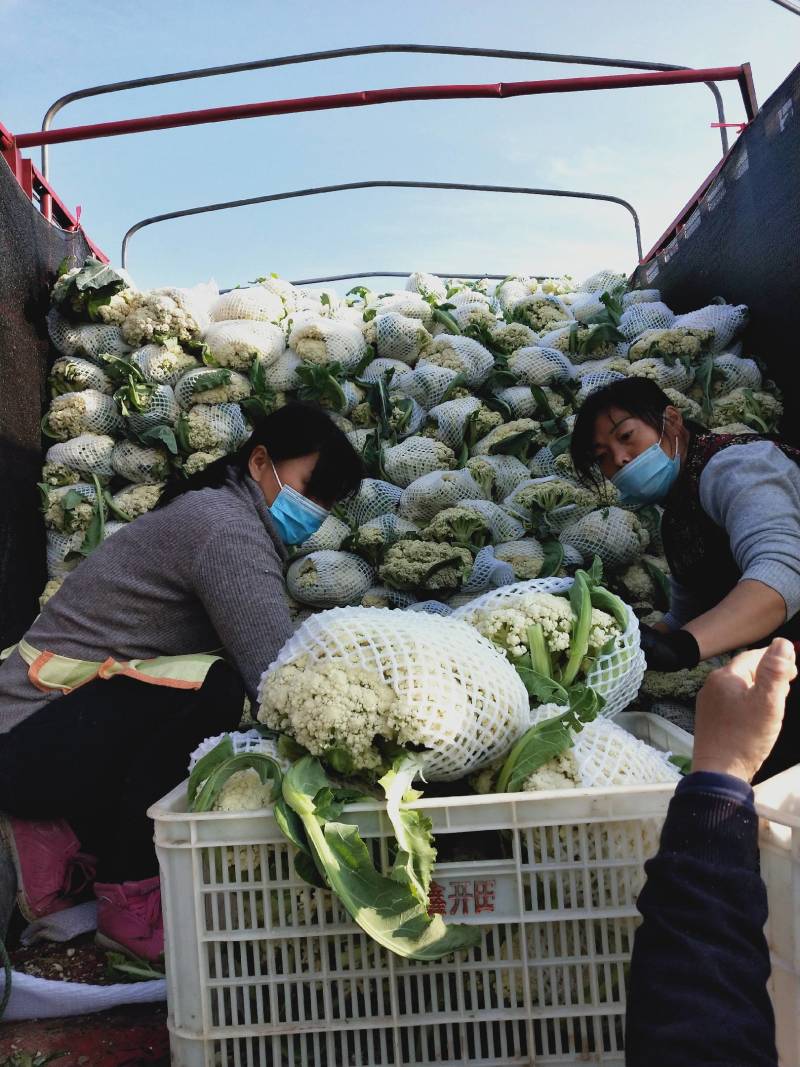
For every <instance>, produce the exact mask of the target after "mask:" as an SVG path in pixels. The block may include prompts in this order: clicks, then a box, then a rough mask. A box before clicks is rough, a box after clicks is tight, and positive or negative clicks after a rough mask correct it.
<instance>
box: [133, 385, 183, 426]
mask: <svg viewBox="0 0 800 1067" xmlns="http://www.w3.org/2000/svg"><path fill="white" fill-rule="evenodd" d="M180 413H181V409H180V408H179V407H178V405H177V403H176V401H175V394H174V392H173V391H172V389H171V388H170V387H169V386H168V385H157V386H156V387H155V389H154V390H153V392H152V394H151V396H150V402H149V404H148V406H147V410H146V411H132V412H131V413H130V415H129V416H128V426H130V428H131V430H133V432H134V433H144V432H145V430H150V429H152V428H153V427H154V426H174V425H175V423H176V422H177V420H178V416H179V415H180Z"/></svg>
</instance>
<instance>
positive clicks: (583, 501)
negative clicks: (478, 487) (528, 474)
mask: <svg viewBox="0 0 800 1067" xmlns="http://www.w3.org/2000/svg"><path fill="white" fill-rule="evenodd" d="M596 503H597V498H596V496H595V494H594V493H593V492H592V491H591V489H588V488H586V487H584V486H581V485H578V484H577V483H576V482H572V481H568V480H567V479H566V478H559V477H545V478H535V479H531V480H530V481H528V482H523V483H522V485H519V486H517V488H516V489H515V490H514V492H513V493H512V494H511V495H510V496H509V497H508V499H507V500H506V501H505V506H506V507H507V508H508V509H509V510H510V511H512V512H514V513H515V514H518V515H522V516H524V517H529V516H535V515H539V514H546V513H547V512H550V511H554V510H555V509H556V508H563V507H566V506H567V505H569V504H575V505H577V506H578V507H590V508H591V507H594V506H595V505H596Z"/></svg>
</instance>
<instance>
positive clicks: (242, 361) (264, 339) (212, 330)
mask: <svg viewBox="0 0 800 1067" xmlns="http://www.w3.org/2000/svg"><path fill="white" fill-rule="evenodd" d="M203 341H204V343H205V344H207V345H208V348H209V351H210V352H211V355H212V357H213V359H214V362H215V363H217V364H218V365H219V366H220V367H230V368H231V369H232V370H249V369H250V368H251V367H252V365H253V362H254V360H257V359H258V360H261V361H262V362H263V363H264V364H265V365H266V366H270V365H271V364H273V363H275V361H276V360H277V359H278V358H279V357H280V356H281V355H282V353H283V351H284V348H285V347H286V342H285V337H284V333H283V330H282V329H281V328H280V326H275V325H274V323H271V322H257V321H255V320H254V319H241V320H238V319H232V320H227V321H224V322H212V323H211V325H210V326H209V327H208V329H207V330H206V332H205V333H204V334H203Z"/></svg>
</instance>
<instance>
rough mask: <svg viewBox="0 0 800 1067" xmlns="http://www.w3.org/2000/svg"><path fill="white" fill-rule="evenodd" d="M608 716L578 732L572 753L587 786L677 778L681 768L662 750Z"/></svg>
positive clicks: (670, 780)
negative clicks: (611, 720) (642, 739)
mask: <svg viewBox="0 0 800 1067" xmlns="http://www.w3.org/2000/svg"><path fill="white" fill-rule="evenodd" d="M603 714H604V715H606V718H603V719H595V720H594V722H588V723H586V725H585V726H584V728H583V729H582V730H581V731H580V733H578V734H576V735H575V741H574V745H573V747H572V749H571V750H570V751H571V754H572V756H573V757H574V759H575V762H576V764H577V766H578V779H579V781H580V784H581V787H582V788H584V789H597V788H599V789H608V788H609V787H611V786H621V785H641V784H648V785H651V784H655V783H656V782H677V781H679V780H680V777H681V772H680V771H679V770H678V768H677V767H676V766H675V765H674V764H673V763H670V762H669V753H668V752H661V751H659V750H658V749H656V748H653V747H652V746H651V745H648V744H647V743H646V742H644V741H640V740H639V739H638V738H636V737H633V736H632V735H631V734H629V733H628V731H627V730H623V729H622V727H621V726H617V724H616V723H614V722H609V721H608V718H607V714H608V713H607V711H606V709H604V710H603Z"/></svg>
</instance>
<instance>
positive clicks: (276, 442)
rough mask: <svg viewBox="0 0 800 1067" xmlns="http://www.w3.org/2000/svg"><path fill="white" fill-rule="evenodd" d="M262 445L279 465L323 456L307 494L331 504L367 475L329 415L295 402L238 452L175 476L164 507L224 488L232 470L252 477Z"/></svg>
mask: <svg viewBox="0 0 800 1067" xmlns="http://www.w3.org/2000/svg"><path fill="white" fill-rule="evenodd" d="M258 445H263V446H264V448H265V449H266V450H267V455H268V456H269V458H270V459H271V460H272V461H273V462H274V463H278V462H279V461H280V460H282V459H297V458H298V457H299V456H308V455H311V454H312V453H314V452H317V453H319V458H318V459H317V462H316V465H315V466H314V470H313V471H312V472H311V478H310V480H309V482H308V485H307V486H306V493H307V495H308V496H312V497H314V498H315V499H317V500H321V501H323V502H324V503H325V504H328V505H333V504H335V503H336V502H337V501H338V500H343V499H344V498H345V497H348V496H350V494H351V493H354V492H355V491H356V490H357V489H358V487H359V485H360V484H361V479H362V477H363V475H364V467H363V464H362V462H361V457H360V456H359V454H358V452H356V450H355V449H354V448H353V446H352V445H351V444H350V442H349V441H348V439H347V436H346V434H345V433H344V432H343V431H342V430H340V429H339V427H338V426H337V425H336V423H335V422H334V421H333V419H331V417H330V416H329V415H328V414H327V412H325V411H323V410H322V409H321V408H318V407H314V405H312V404H303V403H300V402H299V401H293V402H291V403H289V404H285V405H284V406H283V407H281V408H278V409H277V410H276V411H273V412H272V413H271V414H270V415H266V416H265V417H264V418H263V419H259V420H258V422H257V423H255V424H254V427H253V432H252V434H251V435H250V437H249V438H248V439H247V440H246V441H245V443H244V444H243V445H242V446H241V448H239V450H238V451H236V452H232V453H231V454H230V455H228V456H222V458H221V459H217V460H215V461H214V462H213V463H209V465H208V466H207V467H205V468H204V469H203V470H201V471H198V472H197V473H196V474H192V475H190V476H189V477H188V478H186V477H183V476H182V475H180V474H176V475H173V477H172V478H171V479H170V480H169V481H168V482H167V485H166V487H165V489H164V492H163V493H162V494H161V497H160V499H159V501H158V507H164V506H165V505H166V504H169V502H170V501H171V500H174V499H175V497H177V496H180V495H181V494H182V493H190V492H191V491H192V490H194V489H218V488H220V487H221V486H222V485H223V484H224V483H225V479H226V478H227V476H228V472H229V471H230V470H231V469H236V470H239V471H240V472H241V473H242V474H247V473H248V464H249V462H250V456H251V455H252V453H253V449H254V448H256V447H257V446H258Z"/></svg>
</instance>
